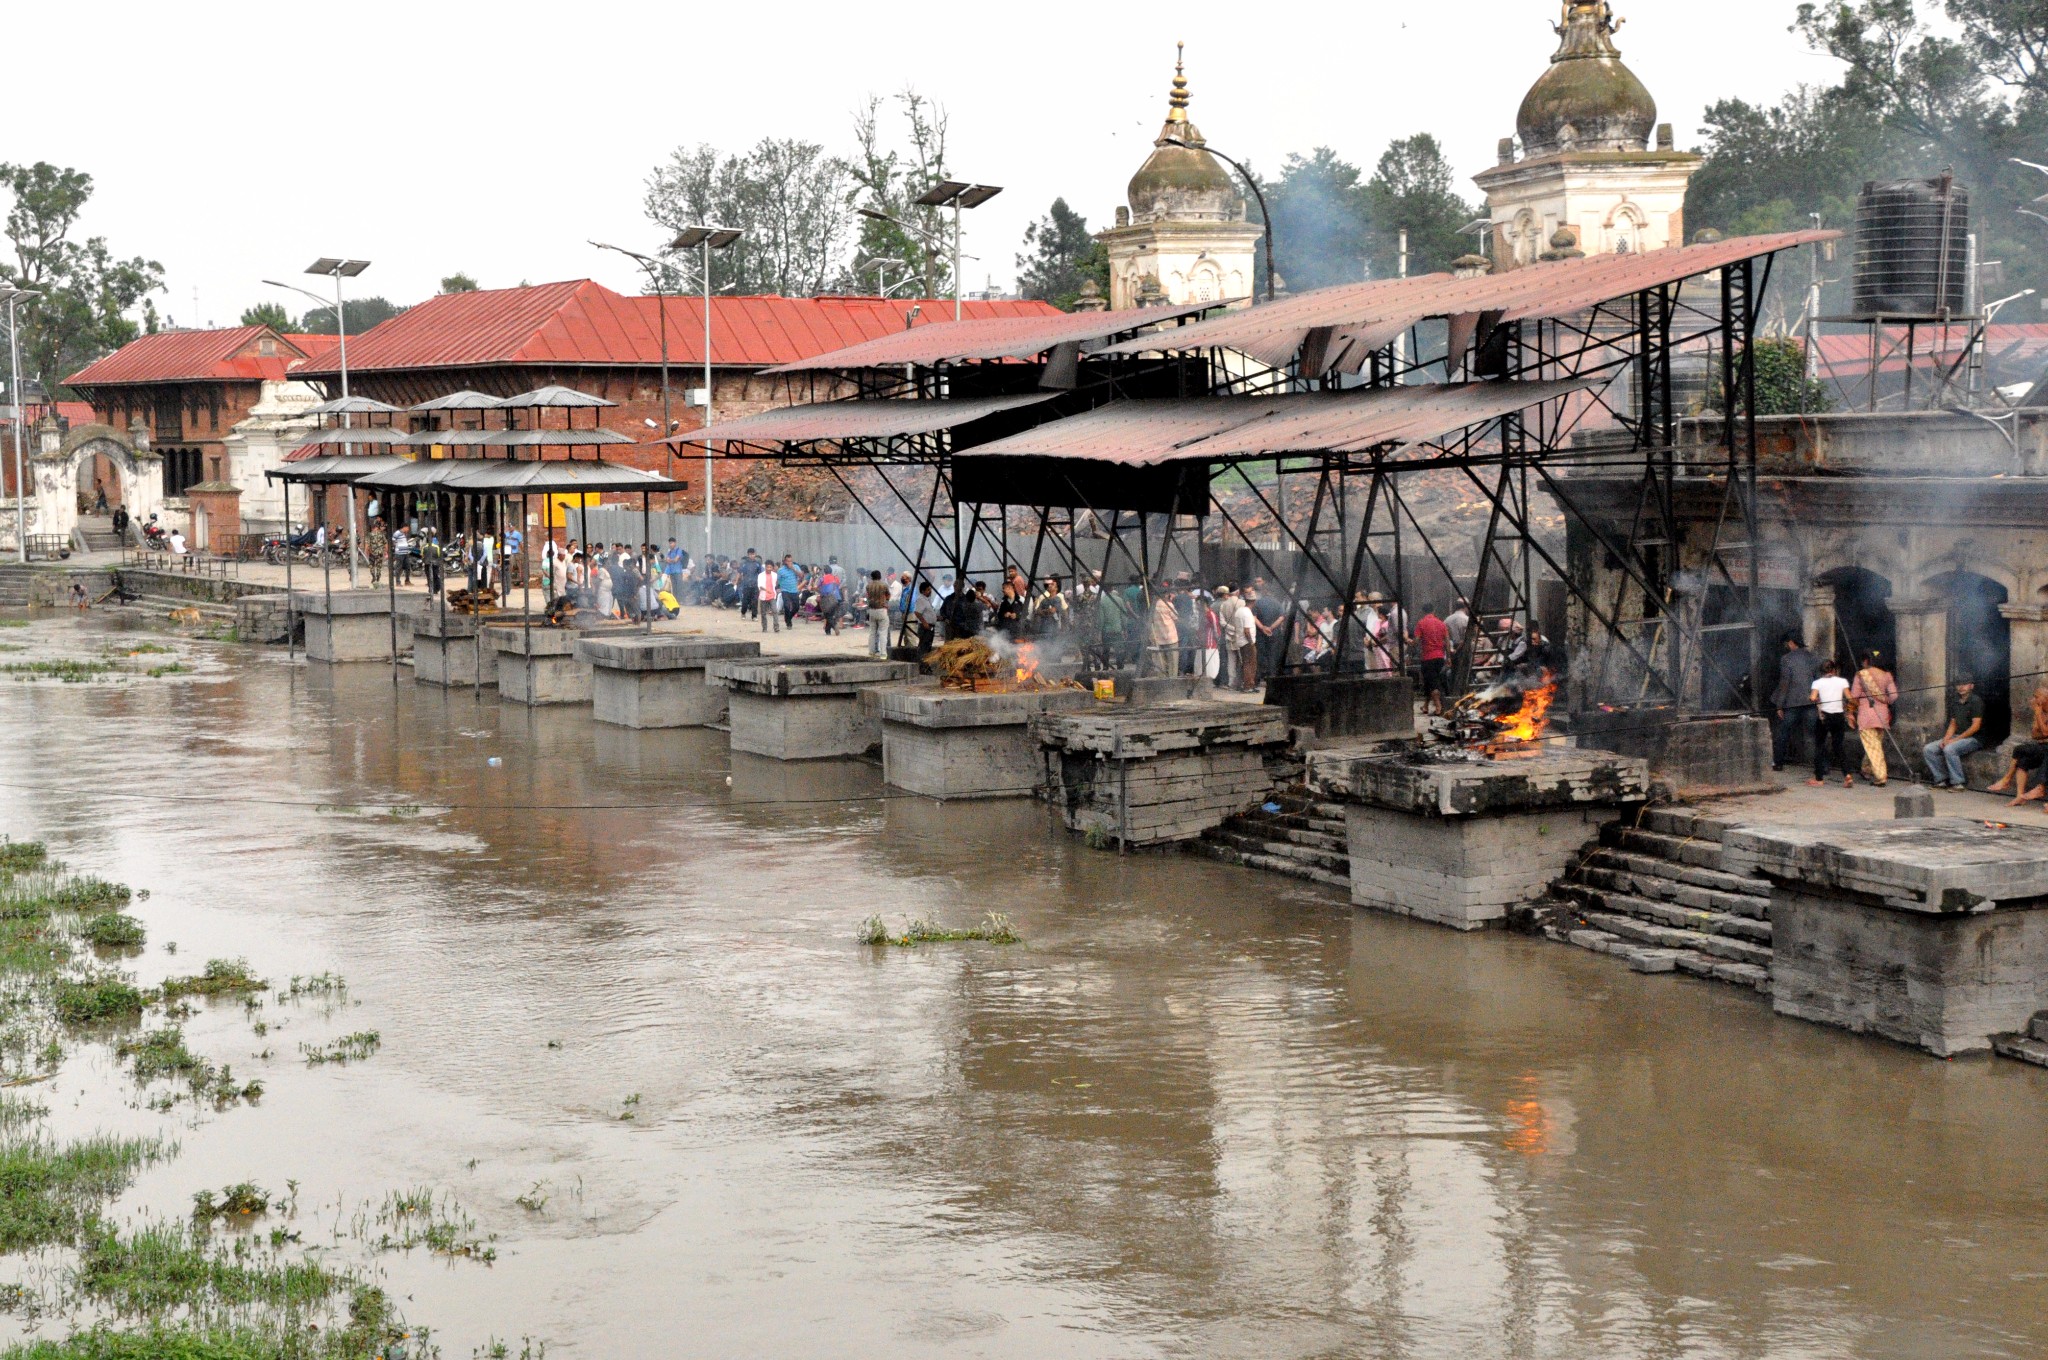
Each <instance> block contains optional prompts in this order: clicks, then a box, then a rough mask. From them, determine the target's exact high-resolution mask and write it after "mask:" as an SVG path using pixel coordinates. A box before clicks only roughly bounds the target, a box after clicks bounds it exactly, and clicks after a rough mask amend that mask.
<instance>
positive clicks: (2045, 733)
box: [1985, 685, 2048, 807]
mask: <svg viewBox="0 0 2048 1360" xmlns="http://www.w3.org/2000/svg"><path fill="white" fill-rule="evenodd" d="M2033 709H2034V720H2033V724H2032V730H2031V731H2029V732H2028V734H2027V740H2025V741H2023V742H2021V743H2020V744H2019V745H2017V746H2015V747H2013V749H2012V761H2011V763H2010V764H2008V765H2007V766H2006V767H2005V773H2004V774H2002V775H2000V776H1999V777H1998V782H1997V783H1995V784H1992V785H1990V786H1989V787H1988V788H1986V789H1985V792H1986V793H2004V792H2005V791H2006V790H2008V789H2010V790H2012V803H2011V804H2010V806H2012V807H2018V806H2019V805H2020V804H2021V803H2032V802H2035V801H2037V800H2039V799H2040V798H2041V797H2042V793H2043V790H2044V789H2048V780H2044V779H2043V777H2042V768H2043V766H2048V685H2042V686H2040V687H2038V688H2037V689H2035V691H2034V704H2033ZM2030 779H2031V780H2032V781H2033V787H2032V788H2031V789H2029V788H2028V787H2027V781H2028V780H2030Z"/></svg>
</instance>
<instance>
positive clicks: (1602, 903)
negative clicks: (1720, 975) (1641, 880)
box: [1558, 882, 1771, 945]
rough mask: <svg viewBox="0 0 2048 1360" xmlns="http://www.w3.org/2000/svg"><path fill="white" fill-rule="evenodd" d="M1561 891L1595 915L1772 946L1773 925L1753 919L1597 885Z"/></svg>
mask: <svg viewBox="0 0 2048 1360" xmlns="http://www.w3.org/2000/svg"><path fill="white" fill-rule="evenodd" d="M1558 891H1559V892H1560V893H1561V894H1562V895H1563V896H1564V897H1566V898H1567V899H1569V900H1571V901H1574V902H1578V903H1580V904H1581V905H1583V906H1586V907H1589V908H1591V909H1592V910H1594V911H1611V912H1613V913H1615V914H1616V915H1619V916H1633V917H1635V918H1636V919H1637V920H1641V921H1648V922H1650V923H1651V924H1653V925H1660V926H1671V927H1673V928H1674V929H1677V930H1696V931H1698V932H1700V933H1701V934H1702V935H1726V936H1728V937H1730V938H1732V939H1738V940H1749V941H1751V942H1753V943H1756V944H1766V945H1767V944H1769V943H1770V942H1771V923H1770V922H1769V921H1759V920H1757V919H1755V918H1754V917H1749V916H1737V915H1735V914H1734V913H1732V912H1725V911H1711V910H1702V909H1700V908H1698V907H1693V906H1688V905H1687V904H1685V903H1683V902H1661V901H1658V900H1656V899H1654V898H1648V897H1638V896H1635V895H1634V894H1632V893H1628V892H1615V891H1609V890H1607V889H1605V888H1603V887H1601V886H1599V885H1598V884H1596V883H1591V882H1581V883H1565V884H1561V885H1559V889H1558Z"/></svg>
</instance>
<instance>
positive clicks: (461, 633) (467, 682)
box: [412, 600, 520, 689]
mask: <svg viewBox="0 0 2048 1360" xmlns="http://www.w3.org/2000/svg"><path fill="white" fill-rule="evenodd" d="M519 619H520V616H519V615H517V614H510V615H507V614H464V613H461V612H459V611H456V610H449V611H448V612H447V614H446V616H445V617H444V616H443V614H442V611H441V607H440V606H439V604H437V603H435V602H433V601H431V600H430V601H428V603H427V605H426V607H425V608H424V609H420V610H416V611H414V614H413V620H412V678H413V679H414V680H416V681H418V682H419V683H420V684H422V685H445V686H448V687H450V688H455V687H460V688H462V689H470V688H473V687H475V686H478V685H490V686H496V685H497V683H498V649H497V648H496V647H493V646H491V645H490V644H489V643H488V642H486V641H485V640H484V629H485V628H486V627H488V626H491V625H499V626H506V625H510V626H515V627H516V626H517V625H518V623H519Z"/></svg>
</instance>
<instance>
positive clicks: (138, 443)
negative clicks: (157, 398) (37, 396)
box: [29, 422, 164, 538]
mask: <svg viewBox="0 0 2048 1360" xmlns="http://www.w3.org/2000/svg"><path fill="white" fill-rule="evenodd" d="M37 444H38V446H39V447H38V449H37V452H36V455H35V459H34V467H33V472H32V476H33V479H34V485H35V519H36V522H35V523H34V524H33V525H31V526H30V530H29V531H30V532H31V533H35V534H56V535H61V536H63V537H65V538H69V537H70V536H71V534H72V531H73V530H75V529H76V528H77V527H78V478H79V473H80V470H81V469H82V468H83V467H85V466H87V465H88V464H90V463H93V462H95V461H98V460H104V462H105V463H106V464H108V465H110V466H111V467H112V468H113V470H114V475H115V479H116V481H117V483H118V486H116V487H109V488H108V494H107V499H108V500H109V501H110V502H111V501H118V502H119V503H120V504H122V505H125V506H127V507H128V513H129V514H130V515H131V516H133V517H134V518H136V519H138V520H142V519H147V518H148V517H149V516H150V515H152V514H155V513H156V512H157V509H158V507H159V505H160V504H161V502H162V500H163V486H164V482H163V460H162V459H161V458H158V457H157V456H156V455H155V454H154V453H152V452H151V451H150V448H149V436H148V435H147V433H146V432H143V431H141V430H140V429H138V430H137V432H136V437H132V438H131V437H130V436H128V435H124V434H122V433H121V432H120V431H119V430H116V429H115V428H114V427H113V426H111V425H78V426H74V427H73V428H72V430H71V432H70V433H69V434H61V435H60V433H59V431H58V430H57V428H56V425H55V423H54V422H50V423H46V424H45V425H44V426H43V427H42V428H40V429H39V430H38V431H37ZM117 492H118V494H116V493H117Z"/></svg>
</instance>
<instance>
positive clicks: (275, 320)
mask: <svg viewBox="0 0 2048 1360" xmlns="http://www.w3.org/2000/svg"><path fill="white" fill-rule="evenodd" d="M242 324H243V325H244V326H268V327H270V329H272V330H274V331H280V332H283V331H294V330H297V329H298V328H297V327H296V326H294V325H293V324H292V314H291V313H290V312H288V311H286V310H285V309H284V306H283V304H281V303H276V302H259V303H257V304H256V305H255V306H254V307H244V308H243V309H242Z"/></svg>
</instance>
